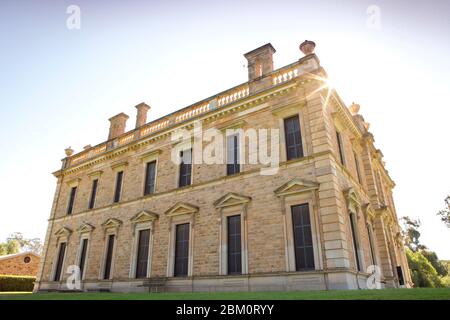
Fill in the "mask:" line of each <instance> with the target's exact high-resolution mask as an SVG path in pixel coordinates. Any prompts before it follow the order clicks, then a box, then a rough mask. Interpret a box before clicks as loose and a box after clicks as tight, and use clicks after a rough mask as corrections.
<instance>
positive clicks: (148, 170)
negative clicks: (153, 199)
mask: <svg viewBox="0 0 450 320" xmlns="http://www.w3.org/2000/svg"><path fill="white" fill-rule="evenodd" d="M155 178H156V160H155V161H151V162H148V163H147V165H146V167H145V186H144V195H147V194H151V193H154V192H155Z"/></svg>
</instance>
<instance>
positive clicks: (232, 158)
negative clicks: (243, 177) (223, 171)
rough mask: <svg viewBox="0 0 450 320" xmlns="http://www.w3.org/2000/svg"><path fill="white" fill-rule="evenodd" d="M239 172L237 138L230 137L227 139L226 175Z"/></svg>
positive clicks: (234, 136)
mask: <svg viewBox="0 0 450 320" xmlns="http://www.w3.org/2000/svg"><path fill="white" fill-rule="evenodd" d="M239 172H240V164H239V136H238V135H232V136H228V137H227V175H228V176H229V175H232V174H235V173H239Z"/></svg>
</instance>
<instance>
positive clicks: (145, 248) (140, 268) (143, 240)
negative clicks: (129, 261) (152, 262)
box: [136, 229, 150, 278]
mask: <svg viewBox="0 0 450 320" xmlns="http://www.w3.org/2000/svg"><path fill="white" fill-rule="evenodd" d="M149 246H150V229H146V230H141V231H139V240H138V248H137V250H138V251H137V260H136V278H146V277H147V267H148V252H149Z"/></svg>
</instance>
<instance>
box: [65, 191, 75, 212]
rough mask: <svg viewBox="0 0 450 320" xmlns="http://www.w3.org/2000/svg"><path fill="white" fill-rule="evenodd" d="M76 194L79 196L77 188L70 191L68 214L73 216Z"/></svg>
mask: <svg viewBox="0 0 450 320" xmlns="http://www.w3.org/2000/svg"><path fill="white" fill-rule="evenodd" d="M76 194H77V187H72V189H70V197H69V205H68V206H67V214H72V211H73V205H74V203H75V196H76Z"/></svg>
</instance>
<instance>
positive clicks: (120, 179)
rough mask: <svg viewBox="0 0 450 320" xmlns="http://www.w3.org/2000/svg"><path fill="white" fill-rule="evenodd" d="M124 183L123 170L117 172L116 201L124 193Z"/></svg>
mask: <svg viewBox="0 0 450 320" xmlns="http://www.w3.org/2000/svg"><path fill="white" fill-rule="evenodd" d="M122 184H123V171H119V172H117V176H116V190H115V192H114V202H119V201H120V196H121V193H122Z"/></svg>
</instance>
